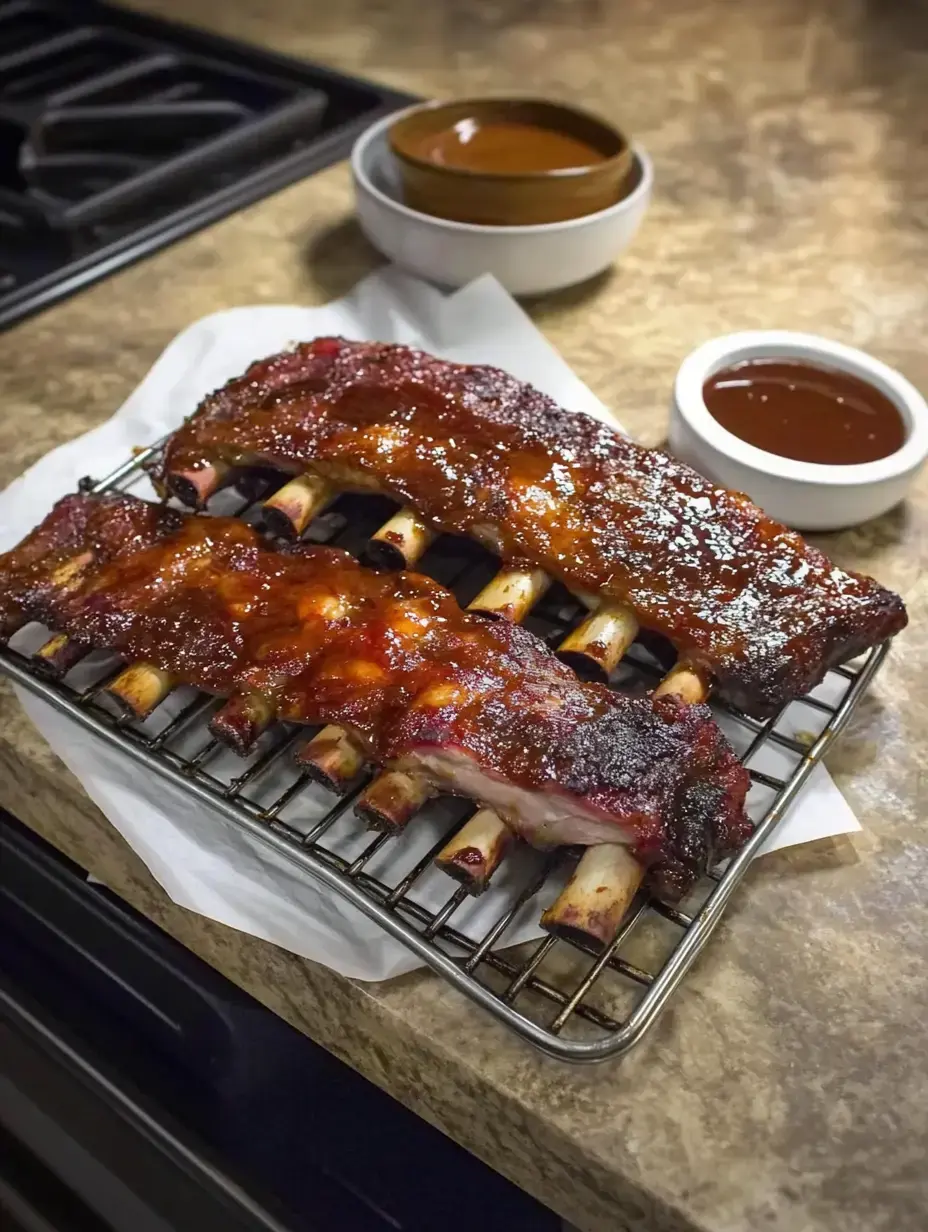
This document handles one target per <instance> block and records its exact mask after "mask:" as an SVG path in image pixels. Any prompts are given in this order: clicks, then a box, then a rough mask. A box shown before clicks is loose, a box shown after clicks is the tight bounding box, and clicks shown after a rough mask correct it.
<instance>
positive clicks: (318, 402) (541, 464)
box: [157, 338, 906, 717]
mask: <svg viewBox="0 0 928 1232" xmlns="http://www.w3.org/2000/svg"><path fill="white" fill-rule="evenodd" d="M215 460H220V461H221V460H225V461H227V462H229V463H232V464H235V465H238V464H241V465H246V466H253V465H256V464H260V463H269V464H271V465H275V466H278V467H280V468H281V469H282V470H286V471H290V472H297V473H298V472H299V471H301V470H303V469H306V468H307V467H311V468H312V469H314V470H316V471H318V472H320V473H323V474H326V475H328V476H329V477H330V478H331V479H332V480H333V482H335V483H338V484H339V485H341V486H343V487H346V488H361V487H367V488H368V489H372V488H373V489H375V490H379V491H382V492H386V493H388V494H389V495H390V496H392V497H393V498H394V499H395V500H397V501H401V502H403V503H405V504H409V505H411V506H413V508H415V509H417V510H419V512H420V513H421V514H423V515H424V516H425V517H427V518H428V519H429V520H431V521H432V522H434V523H435V524H436V525H438V526H440V527H442V528H443V529H444V530H447V531H450V532H453V533H457V534H463V535H473V536H474V537H475V538H477V539H480V540H481V541H482V542H485V543H492V545H493V549H494V551H496V552H497V553H498V555H499V556H501V557H502V558H503V559H504V560H506V561H511V562H513V563H518V564H522V563H523V562H526V563H529V564H531V565H534V566H536V567H538V568H542V569H545V570H546V571H547V572H548V573H550V574H551V575H552V576H554V577H556V578H559V579H560V580H561V581H563V582H564V583H565V584H566V585H567V586H568V587H570V588H571V589H572V590H574V591H584V592H588V593H594V594H602V595H604V596H608V597H610V598H615V599H618V600H620V601H621V602H623V603H627V604H628V605H629V607H631V609H632V610H633V611H634V613H635V615H636V617H637V619H638V622H639V624H640V625H641V626H642V627H643V628H645V629H650V630H653V631H655V632H658V633H661V634H663V635H664V636H665V637H667V638H669V639H670V640H671V641H672V642H673V643H674V645H675V646H676V647H677V649H678V650H679V651H680V652H681V654H684V655H685V656H686V657H687V658H688V659H689V660H690V661H692V662H693V663H695V664H696V665H697V666H699V667H702V668H704V669H705V670H707V671H708V672H709V673H710V674H711V675H712V676H713V677H714V678H715V681H716V683H717V684H718V685H720V686H721V689H722V691H723V693H724V694H725V695H726V696H727V697H728V698H729V699H730V700H732V701H734V702H735V704H737V705H739V706H741V707H742V708H743V709H746V710H748V711H749V712H750V713H752V714H757V715H758V716H761V717H762V716H765V715H766V714H769V713H772V712H774V711H775V710H776V709H777V708H778V707H779V705H781V704H782V703H783V702H784V701H786V700H789V699H790V698H792V697H795V696H798V695H800V694H802V693H804V692H806V691H807V690H808V689H809V688H811V687H812V685H814V684H815V683H817V681H818V680H819V679H821V676H822V674H823V673H824V670H825V668H826V667H827V666H828V665H829V664H830V663H833V662H841V661H843V659H846V658H849V657H852V656H853V655H854V654H857V653H859V652H860V651H861V650H863V649H865V648H866V647H867V646H870V645H872V644H874V643H875V642H877V641H880V640H881V639H882V638H883V637H886V636H889V635H890V634H892V633H894V632H896V631H898V629H900V628H901V627H902V626H903V625H904V624H905V620H906V617H905V609H904V607H903V605H902V601H901V600H900V599H899V598H898V596H896V595H893V594H892V593H891V592H889V591H887V590H885V589H884V588H883V587H881V586H879V585H878V584H877V583H876V582H874V581H873V579H871V578H867V577H863V576H862V575H858V574H852V573H847V572H845V571H844V570H842V569H839V568H837V566H835V565H834V564H833V563H832V562H831V561H830V560H829V559H828V558H827V557H826V556H825V555H824V554H823V553H822V552H820V551H819V550H818V549H816V548H815V547H813V546H811V545H810V544H807V543H806V542H805V541H804V540H803V539H802V537H801V536H800V535H798V534H796V533H795V532H794V531H790V530H788V529H787V528H786V527H785V526H783V525H781V524H780V523H778V522H776V521H774V520H773V519H772V518H770V517H768V516H767V515H766V514H765V513H763V511H762V510H760V509H759V508H758V507H757V506H756V505H754V504H752V502H751V501H750V500H748V498H747V497H745V496H743V495H741V494H739V493H735V492H726V491H725V490H723V489H721V488H717V487H716V486H715V485H714V484H712V483H711V482H710V481H709V480H708V479H705V478H704V477H703V476H701V475H698V474H697V473H696V472H695V471H693V470H691V469H690V468H689V467H688V466H685V465H684V464H683V463H681V462H677V461H676V460H674V459H673V458H670V457H669V456H668V455H667V454H665V453H661V452H660V451H659V450H649V449H644V448H642V447H641V446H640V445H636V444H635V443H634V442H633V441H630V440H629V439H628V438H627V437H625V436H622V435H620V434H619V433H617V432H615V431H613V430H611V429H610V428H608V427H606V426H605V425H604V424H602V423H600V422H599V421H597V420H594V419H591V418H590V417H589V416H587V415H582V414H574V413H570V412H567V411H564V410H561V408H560V407H558V406H557V405H556V404H555V403H554V402H552V401H551V399H550V398H547V397H545V395H544V394H542V393H540V392H539V391H538V390H536V389H533V388H532V387H531V386H529V385H526V384H524V383H523V382H521V381H517V380H516V379H515V378H514V377H511V376H509V375H508V374H507V373H505V372H502V371H500V370H499V369H497V368H489V367H483V366H474V367H470V366H466V365H462V364H454V363H448V362H447V361H444V360H440V359H436V358H435V357H433V356H430V355H427V354H425V353H423V352H420V351H414V350H411V349H409V348H407V347H403V346H396V345H392V344H386V343H367V342H349V341H346V340H345V339H339V338H318V339H316V340H315V341H314V342H307V343H303V344H301V345H299V346H297V347H295V348H294V349H293V350H291V351H285V352H283V353H281V354H280V355H276V356H272V357H271V358H269V359H266V360H261V361H259V362H257V363H255V364H253V365H252V366H251V367H250V368H249V369H248V371H247V372H246V373H245V374H244V376H242V377H240V378H238V379H236V380H233V381H230V382H229V383H228V384H226V385H225V386H224V387H223V388H222V389H220V390H217V391H216V393H214V394H212V395H210V396H209V397H208V398H206V399H205V400H204V401H203V403H202V404H201V405H200V408H199V409H198V411H197V413H196V414H195V415H194V416H193V417H192V418H191V419H190V420H188V422H187V423H186V424H185V425H184V426H183V427H182V428H181V429H180V430H179V431H178V432H177V433H176V434H175V435H174V436H173V437H172V438H171V440H170V441H169V443H168V445H167V448H166V451H165V454H164V457H163V459H162V460H161V463H160V465H159V466H158V467H157V472H158V475H157V477H158V478H159V481H160V482H162V483H165V482H167V481H168V480H169V479H170V478H171V477H172V476H183V475H184V473H185V472H196V471H199V470H202V469H203V467H204V466H207V465H209V464H210V463H211V462H213V461H215Z"/></svg>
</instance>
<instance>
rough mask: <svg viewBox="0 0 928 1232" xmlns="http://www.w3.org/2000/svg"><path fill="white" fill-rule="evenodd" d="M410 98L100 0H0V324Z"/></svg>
mask: <svg viewBox="0 0 928 1232" xmlns="http://www.w3.org/2000/svg"><path fill="white" fill-rule="evenodd" d="M307 20H310V17H309V13H307ZM407 101H409V100H408V98H407V97H406V96H404V95H400V94H397V93H396V92H393V91H390V90H387V89H386V88H384V87H381V86H377V85H374V84H372V83H370V82H366V81H360V80H357V79H355V78H352V77H347V76H344V75H343V74H340V73H336V72H333V71H331V70H329V69H325V68H322V67H320V66H319V65H316V64H310V63H305V62H302V61H299V60H292V59H289V58H288V57H285V56H279V55H277V54H275V53H273V52H269V51H265V50H264V49H261V48H256V47H249V46H246V45H243V44H240V43H235V42H232V41H230V40H227V39H223V38H220V37H218V36H216V35H212V34H207V33H205V32H201V31H198V30H194V29H191V28H189V27H186V26H180V25H177V24H174V23H170V22H165V21H161V20H160V19H157V18H150V17H145V16H143V15H141V14H137V13H131V12H129V11H127V10H123V9H119V8H116V7H113V6H111V5H108V4H104V3H99V2H97V0H12V2H10V3H6V4H3V3H2V2H0V327H2V326H4V325H8V324H10V323H11V322H12V321H15V320H17V319H19V318H20V317H22V316H25V315H27V314H28V313H30V312H34V311H36V310H37V309H39V308H43V307H46V306H47V305H48V304H50V303H52V302H54V301H55V300H57V299H60V298H62V297H63V296H65V295H69V294H71V293H73V292H74V291H76V290H78V289H79V288H80V287H83V286H85V285H87V284H88V283H89V282H92V281H95V280H96V279H98V278H101V277H104V276H105V275H107V274H109V273H112V272H113V270H115V269H118V268H119V267H120V266H123V265H126V264H127V263H128V262H130V261H134V260H137V259H138V258H139V257H142V256H145V255H147V254H148V253H150V252H153V251H155V250H156V249H158V248H161V247H163V246H164V245H165V244H169V243H171V242H173V241H174V240H176V239H178V238H180V237H181V236H183V235H187V234H189V233H190V232H191V231H195V230H197V229H198V228H200V227H202V226H205V225H206V224H208V223H210V222H214V221H215V220H216V219H218V218H221V217H223V216H224V215H226V214H229V213H231V212H232V211H234V210H237V209H240V208H241V207H242V206H244V205H247V204H249V203H251V202H253V201H256V200H258V199H259V198H261V197H264V196H266V195H268V194H269V193H272V192H275V191H276V190H277V189H279V188H282V187H283V186H284V185H286V184H289V183H292V182H293V181H294V180H297V179H300V178H302V177H303V176H306V175H309V174H311V173H312V172H314V171H318V170H319V169H320V168H321V167H324V166H326V165H328V164H330V163H332V162H335V161H336V160H337V159H339V158H342V157H344V155H345V154H346V153H347V151H348V149H349V147H350V145H351V142H352V141H353V139H354V137H355V136H356V135H357V134H358V133H359V132H360V131H361V130H362V129H363V128H365V127H366V126H367V125H368V124H370V123H372V122H373V120H375V119H376V118H377V117H378V116H380V115H383V114H384V113H385V112H387V111H390V110H392V109H394V108H396V107H398V106H401V105H402V104H403V103H404V102H407Z"/></svg>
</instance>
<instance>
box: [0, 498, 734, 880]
mask: <svg viewBox="0 0 928 1232" xmlns="http://www.w3.org/2000/svg"><path fill="white" fill-rule="evenodd" d="M33 620H35V621H40V622H42V623H43V624H45V625H46V626H47V627H48V628H50V629H53V630H55V637H54V638H53V639H52V643H54V646H55V647H56V648H57V649H58V650H59V651H60V650H61V648H62V646H64V645H68V646H70V647H72V648H73V647H80V648H81V649H82V650H83V651H84V652H86V651H89V650H90V649H92V648H97V649H99V648H107V649H111V650H114V651H116V652H118V653H119V655H120V656H122V657H123V658H124V659H125V660H126V661H127V662H128V663H129V664H130V666H129V667H128V668H127V669H126V670H125V671H124V672H123V673H122V675H121V676H120V677H118V678H117V680H116V681H114V682H113V683H111V684H110V685H109V689H110V691H111V694H112V696H114V697H115V698H117V699H119V700H120V701H121V702H122V704H123V705H125V706H127V707H128V708H130V709H131V711H132V712H134V713H136V714H138V715H144V714H146V713H148V712H149V711H150V710H151V709H152V708H153V706H154V705H155V704H157V702H158V701H159V700H160V699H161V698H163V697H164V696H165V694H166V692H167V691H168V690H169V689H170V688H172V687H174V686H175V685H177V684H190V685H194V686H196V687H197V688H199V689H202V690H204V691H206V692H208V693H212V694H216V695H218V696H221V697H224V698H226V699H227V700H226V702H225V704H224V705H223V706H222V708H221V709H220V710H219V711H218V712H217V713H216V715H215V716H214V718H213V720H212V722H211V724H210V727H211V731H212V733H213V734H214V735H215V736H217V737H218V738H219V739H221V740H223V741H225V742H226V743H228V744H229V745H230V746H232V747H233V748H234V749H236V750H237V751H239V752H242V753H245V752H247V751H248V750H249V749H250V748H251V747H252V746H253V745H254V743H255V741H256V740H257V738H258V737H259V735H260V734H261V732H263V731H264V730H265V729H266V727H267V726H268V725H269V724H270V723H271V722H272V721H273V720H275V719H281V720H285V721H288V722H292V723H305V724H316V725H318V724H322V725H333V724H337V725H338V727H339V728H340V729H344V730H346V731H348V732H350V733H351V736H352V738H353V740H354V741H356V742H357V743H358V744H359V745H360V747H361V748H362V749H363V752H364V756H365V758H366V759H367V760H369V761H371V762H373V763H375V764H377V765H380V766H384V767H387V768H389V769H391V770H395V771H399V772H403V773H409V774H414V775H416V776H419V777H422V778H424V779H426V780H427V781H428V782H429V784H430V785H431V786H432V787H433V788H436V789H440V790H442V791H450V792H452V793H455V794H460V795H464V796H467V797H470V798H472V799H475V800H477V801H479V802H481V803H483V804H485V805H487V806H490V807H492V808H493V809H494V810H496V812H497V813H499V814H500V815H502V816H503V817H504V818H505V819H506V822H507V824H508V825H510V826H511V827H512V828H513V829H514V830H515V831H516V832H517V833H518V834H519V835H521V836H522V837H524V838H525V839H527V840H528V841H529V842H531V843H533V844H534V845H536V846H540V847H553V846H558V845H563V844H572V845H573V844H579V845H584V846H585V845H591V844H595V845H596V846H597V847H602V846H604V845H605V846H615V847H616V848H617V849H618V850H621V851H622V853H623V854H624V858H625V859H626V860H628V861H629V862H631V860H632V858H633V859H634V862H635V863H636V866H640V867H641V868H642V869H644V871H645V876H646V879H647V881H648V883H649V885H650V887H651V889H652V890H653V892H654V893H656V894H658V895H660V896H662V897H663V898H665V899H668V900H671V901H673V900H676V899H678V898H679V897H680V895H681V894H683V893H685V892H686V890H687V889H688V888H689V886H690V885H691V884H692V882H693V881H694V879H695V878H697V877H698V876H700V875H701V874H702V873H703V872H704V871H705V869H706V868H707V866H708V865H709V864H710V863H711V862H713V861H715V860H716V859H718V858H719V857H721V856H723V855H724V854H726V853H729V852H731V851H733V850H735V849H737V848H738V847H739V846H740V845H741V844H742V843H743V842H744V841H745V840H746V838H747V837H748V835H749V834H750V832H751V824H750V822H749V821H748V819H747V817H746V814H745V811H744V799H745V794H746V791H747V788H748V785H749V779H748V775H747V773H746V771H745V770H744V768H743V767H742V766H741V765H740V763H739V762H738V760H737V758H736V757H735V754H734V753H733V751H732V749H731V748H730V746H729V745H728V743H727V741H726V740H725V737H724V736H723V735H722V733H721V732H720V731H719V729H718V728H717V727H716V725H715V722H714V721H713V719H712V717H711V714H710V712H709V710H708V708H707V707H705V706H686V705H682V704H680V703H679V701H677V700H676V699H674V698H673V697H664V698H654V697H653V696H642V697H630V696H625V695H623V694H620V693H616V692H615V691H613V690H611V689H609V688H607V687H605V686H603V685H600V684H596V683H590V682H583V681H580V680H578V679H577V677H576V676H575V675H574V673H573V672H572V671H571V670H570V669H569V668H568V667H566V666H565V665H564V664H563V663H561V662H560V661H559V660H558V659H557V658H556V657H555V656H554V655H553V654H552V653H551V652H550V651H549V650H548V649H547V647H546V646H545V645H544V643H543V642H541V641H540V640H539V639H538V638H536V637H535V636H534V635H533V634H531V633H529V632H528V631H527V630H525V629H523V628H521V627H520V626H519V625H517V624H513V623H511V622H509V621H505V620H500V621H492V620H487V619H486V618H484V617H482V616H480V615H478V614H475V613H471V612H466V611H462V610H461V608H460V607H459V606H458V604H457V602H456V600H455V599H454V597H453V596H452V595H451V594H450V593H449V592H448V591H446V590H444V589H443V588H442V587H441V586H439V585H438V584H437V583H436V582H433V581H432V580H430V579H429V578H426V577H424V576H422V575H420V574H415V573H410V572H406V571H402V572H397V573H386V572H377V571H373V570H370V569H366V568H364V567H363V566H361V565H360V564H358V563H357V562H356V561H355V560H354V559H353V558H352V557H351V556H349V555H348V554H347V553H345V552H342V551H340V550H338V549H334V548H328V547H320V546H310V545H304V544H294V545H292V546H290V547H289V548H286V549H283V550H280V549H275V548H274V546H273V545H272V544H270V543H269V542H268V541H267V540H266V539H263V538H262V537H261V536H259V535H258V533H257V532H256V531H255V530H254V529H253V528H251V527H250V526H249V525H247V524H246V523H245V522H243V521H240V520H238V519H235V518H218V517H205V516H198V515H190V514H184V513H181V512H178V511H177V510H175V509H172V508H169V507H168V506H165V505H153V504H150V503H148V502H145V501H141V500H138V499H137V498H135V497H131V496H125V495H116V494H110V495H102V496H94V495H89V494H77V495H72V496H68V497H65V498H64V499H63V500H61V501H59V502H58V504H57V505H56V506H55V508H54V509H53V511H52V512H51V513H50V514H49V515H48V516H47V517H46V519H45V520H44V522H42V524H41V525H40V526H39V527H38V528H37V529H36V530H34V531H33V532H32V533H31V534H30V535H29V536H28V537H27V538H26V539H25V540H24V541H23V542H22V543H21V544H20V545H19V546H18V547H16V548H14V549H13V550H12V551H11V552H9V553H7V554H6V555H5V556H0V632H2V634H3V636H4V637H9V636H11V635H12V633H13V632H14V631H16V630H18V629H19V628H21V627H22V626H23V625H24V624H25V623H27V622H29V621H33ZM41 653H42V652H40V654H41ZM45 657H46V660H47V659H48V658H52V659H53V658H54V649H53V650H46V651H45ZM75 661H76V654H75V652H74V650H73V649H72V651H71V654H70V657H69V658H68V660H67V665H69V666H70V665H73V663H74V662H75Z"/></svg>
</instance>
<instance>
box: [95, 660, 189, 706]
mask: <svg viewBox="0 0 928 1232" xmlns="http://www.w3.org/2000/svg"><path fill="white" fill-rule="evenodd" d="M176 684H177V680H176V677H174V676H172V675H170V674H169V673H168V672H165V671H162V670H161V668H160V667H155V665H154V664H153V663H133V664H132V666H131V667H127V668H126V670H125V671H124V672H120V673H119V675H118V676H117V677H116V679H115V680H114V681H113V682H112V683H111V684H109V685H107V687H106V688H105V689H104V694H105V696H106V697H110V698H112V699H113V701H114V702H116V703H117V704H118V706H119V707H120V709H121V710H122V711H123V712H124V713H125V714H127V715H134V716H135V718H137V719H144V718H147V717H148V715H150V714H151V712H152V711H153V710H154V709H155V707H156V706H160V704H161V703H162V702H163V701H164V699H165V698H166V697H167V695H168V694H169V693H170V692H171V690H172V689H173V688H174V686H175V685H176Z"/></svg>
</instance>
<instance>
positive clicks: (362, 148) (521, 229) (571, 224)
mask: <svg viewBox="0 0 928 1232" xmlns="http://www.w3.org/2000/svg"><path fill="white" fill-rule="evenodd" d="M420 105H421V104H418V103H417V104H415V107H416V108H418V107H419V106H420ZM411 110H413V108H411V107H406V108H404V109H403V110H402V111H393V112H391V113H390V114H389V115H386V116H383V117H381V119H379V120H375V122H374V123H373V124H371V125H370V126H369V127H368V128H366V129H365V130H364V132H362V133H361V135H360V136H359V137H358V138H357V139H356V141H355V143H354V145H353V146H352V148H351V159H350V164H351V172H352V175H353V176H354V179H355V182H356V184H360V185H361V186H362V187H363V189H364V191H365V193H367V194H368V196H370V197H373V198H374V199H375V200H376V201H377V202H378V203H379V204H380V205H382V206H384V207H385V208H386V209H388V210H392V211H393V212H394V213H396V214H400V215H402V216H403V217H405V218H408V219H410V220H411V221H414V222H416V223H418V224H419V225H420V226H421V225H423V224H429V225H431V226H434V227H435V228H436V229H437V230H449V231H459V232H468V233H470V234H473V235H506V234H510V235H512V234H518V235H549V234H554V233H557V232H561V231H569V230H571V229H573V228H579V227H583V226H589V225H590V224H591V223H594V222H596V221H599V220H602V219H605V218H610V217H613V216H614V215H616V214H620V213H622V212H623V211H625V210H627V209H630V208H631V207H632V206H633V205H636V204H637V203H638V202H640V200H641V199H642V198H645V199H647V198H648V197H649V196H650V194H651V189H652V187H653V184H654V165H653V163H652V162H651V159H650V156H649V155H648V154H647V152H646V151H645V149H644V148H643V147H642V146H641V145H639V144H638V142H637V141H631V142H629V147H628V148H629V149H630V150H631V153H632V165H633V166H635V165H637V167H638V168H639V170H640V173H641V175H640V178H639V180H638V183H637V184H636V185H635V187H634V188H633V189H632V191H631V192H630V193H628V195H627V196H625V197H623V198H622V199H621V200H620V201H616V202H614V203H613V204H612V205H609V206H607V207H606V208H605V209H604V210H597V211H596V212H595V213H593V214H581V215H580V216H579V217H578V218H564V219H561V220H560V221H559V222H535V223H524V224H521V225H519V224H516V225H513V226H503V225H499V226H497V225H495V224H492V223H481V222H456V221H455V220H454V219H451V218H439V217H438V216H437V215H436V214H423V213H421V212H420V211H419V210H414V209H413V208H412V207H411V206H409V205H406V204H405V203H404V202H402V201H397V200H396V199H395V198H394V197H391V196H390V195H389V194H388V193H385V192H383V191H382V189H380V188H378V187H377V185H376V184H375V183H374V182H373V181H372V180H371V178H370V176H369V175H368V174H367V170H366V168H365V167H364V163H363V160H364V158H365V155H366V154H367V151H368V149H369V148H370V147H371V146H372V145H373V144H374V143H375V142H376V141H377V140H379V139H382V138H383V137H384V134H385V130H387V129H388V128H389V127H390V125H391V124H392V123H394V122H395V121H396V120H397V119H398V118H399V117H400V116H402V115H404V114H405V113H406V112H408V111H411ZM386 145H387V153H388V154H389V155H390V157H391V158H395V157H396V155H395V154H394V153H393V151H392V150H391V149H390V147H389V142H386Z"/></svg>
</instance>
